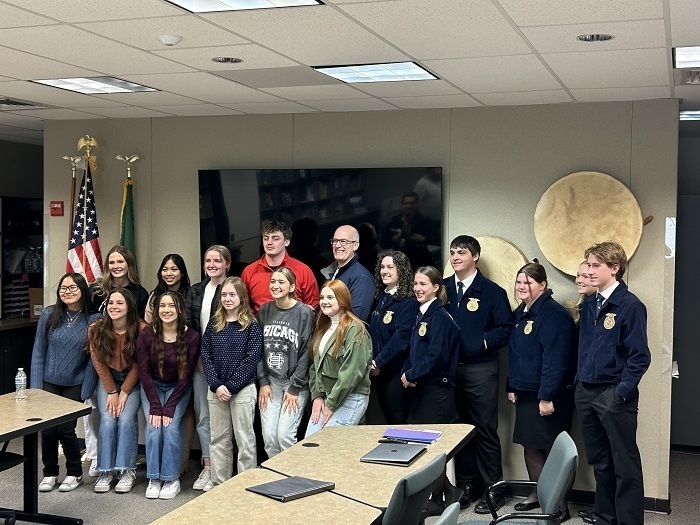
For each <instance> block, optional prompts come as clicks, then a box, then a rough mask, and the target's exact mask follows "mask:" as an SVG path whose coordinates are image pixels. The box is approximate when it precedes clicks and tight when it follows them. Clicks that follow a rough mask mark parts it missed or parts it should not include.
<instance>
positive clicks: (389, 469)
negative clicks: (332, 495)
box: [262, 424, 474, 509]
mask: <svg viewBox="0 0 700 525" xmlns="http://www.w3.org/2000/svg"><path fill="white" fill-rule="evenodd" d="M390 426H393V427H399V428H415V429H422V430H427V429H430V430H439V431H441V432H442V436H441V437H440V439H438V440H437V441H436V442H435V443H433V444H431V445H428V449H427V451H426V453H425V454H423V455H422V456H421V457H419V458H418V459H417V460H416V461H415V462H414V463H413V464H411V465H410V466H408V467H398V466H394V465H378V464H372V463H362V462H360V458H361V457H362V456H364V455H365V454H366V453H367V452H369V451H370V450H372V449H373V448H374V447H376V446H377V445H378V443H377V441H378V440H379V439H380V438H381V436H382V434H383V433H384V431H385V430H386V429H387V428H389V427H390ZM473 431H474V426H473V425H464V424H450V425H358V426H342V427H326V428H323V429H321V430H320V431H318V432H317V433H315V434H314V435H312V436H310V437H309V438H307V439H305V440H303V441H300V442H299V443H297V444H296V445H294V446H293V447H290V448H288V449H287V450H285V451H284V452H282V453H281V454H278V455H277V456H275V457H273V458H272V459H268V460H267V461H265V462H264V463H263V464H262V466H263V467H265V468H268V469H270V470H274V471H275V472H279V473H280V474H285V475H287V476H304V477H307V478H312V479H321V480H324V481H332V482H334V483H335V490H334V491H333V492H336V493H338V494H341V495H343V496H346V497H348V498H352V499H354V500H357V501H361V502H362V503H366V504H367V505H372V506H373V507H377V508H380V509H384V508H386V506H387V505H388V504H389V500H390V499H391V495H392V494H393V492H394V488H395V487H396V484H397V483H398V481H399V480H400V479H401V478H402V477H404V476H405V475H406V474H408V473H410V472H413V471H415V470H418V469H419V468H421V467H423V466H425V465H427V464H428V463H429V462H430V461H431V460H432V459H433V458H435V457H436V456H437V455H439V454H441V453H443V452H444V453H445V454H447V457H448V459H450V458H451V457H452V456H454V454H455V453H456V452H457V450H459V449H460V448H461V447H462V446H463V445H464V443H466V442H467V440H468V439H469V437H470V435H471V433H472V432H473ZM309 444H318V446H316V447H309V446H308V445H309Z"/></svg>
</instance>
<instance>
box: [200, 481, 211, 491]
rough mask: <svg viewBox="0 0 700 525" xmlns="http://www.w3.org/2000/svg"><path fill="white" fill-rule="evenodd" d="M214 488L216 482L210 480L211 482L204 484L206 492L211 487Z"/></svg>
mask: <svg viewBox="0 0 700 525" xmlns="http://www.w3.org/2000/svg"><path fill="white" fill-rule="evenodd" d="M213 488H214V482H213V481H211V480H209V483H207V484H206V485H204V488H203V489H202V490H203V491H204V492H209V491H210V490H211V489H213Z"/></svg>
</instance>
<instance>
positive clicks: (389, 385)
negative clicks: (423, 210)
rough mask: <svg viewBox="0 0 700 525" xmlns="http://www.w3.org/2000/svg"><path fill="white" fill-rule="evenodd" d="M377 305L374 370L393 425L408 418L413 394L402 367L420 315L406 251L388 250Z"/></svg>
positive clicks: (379, 272)
mask: <svg viewBox="0 0 700 525" xmlns="http://www.w3.org/2000/svg"><path fill="white" fill-rule="evenodd" d="M374 283H375V286H376V292H375V294H374V297H375V301H376V305H377V306H376V308H375V309H374V312H372V315H371V316H370V333H371V334H372V349H373V359H372V370H371V371H370V374H371V375H372V376H373V377H374V384H375V387H376V392H377V398H378V400H379V407H380V408H381V409H382V413H383V414H384V419H386V422H387V423H389V424H390V425H403V424H405V423H406V420H407V418H408V403H409V396H408V394H407V392H406V389H405V388H404V387H403V384H402V383H401V367H402V366H403V364H404V362H405V361H406V358H408V344H409V342H410V340H411V331H412V330H413V324H414V323H415V320H416V315H417V314H418V306H419V305H418V301H416V298H415V296H414V295H413V271H412V270H411V264H410V263H409V262H408V257H406V255H405V254H404V253H403V252H399V251H395V250H388V251H385V252H384V253H382V254H381V255H380V256H379V258H378V259H377V265H376V268H375V269H374Z"/></svg>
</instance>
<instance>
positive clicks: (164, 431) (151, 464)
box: [141, 379, 192, 481]
mask: <svg viewBox="0 0 700 525" xmlns="http://www.w3.org/2000/svg"><path fill="white" fill-rule="evenodd" d="M175 385H176V383H170V384H168V383H161V382H160V381H156V380H155V379H154V380H153V386H155V387H156V393H157V394H158V399H159V400H160V404H161V405H163V406H164V405H165V403H166V401H167V400H168V398H169V397H170V395H171V394H172V393H173V390H174V389H175ZM191 392H192V388H187V389H186V390H185V391H184V393H183V394H182V398H180V402H179V403H178V404H177V407H175V414H174V415H173V420H172V422H171V423H170V424H169V425H168V426H167V427H164V426H163V425H161V426H160V427H159V428H156V427H154V426H153V425H151V423H150V422H149V421H148V419H149V414H150V412H151V404H150V403H149V402H148V397H147V396H146V392H144V390H143V387H141V404H142V405H143V414H144V415H145V416H146V477H147V478H148V479H160V480H161V481H173V480H176V479H178V478H179V477H180V466H181V465H182V455H183V454H184V453H185V448H184V446H183V444H182V416H183V415H184V413H185V409H186V408H187V402H188V401H189V400H190V393H191Z"/></svg>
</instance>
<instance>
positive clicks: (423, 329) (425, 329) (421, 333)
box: [418, 323, 428, 337]
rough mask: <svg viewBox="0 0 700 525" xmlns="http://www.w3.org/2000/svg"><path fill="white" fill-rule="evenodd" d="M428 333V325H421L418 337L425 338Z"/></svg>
mask: <svg viewBox="0 0 700 525" xmlns="http://www.w3.org/2000/svg"><path fill="white" fill-rule="evenodd" d="M427 333H428V323H421V324H420V327H419V328H418V335H419V336H421V337H423V336H424V335H425V334H427Z"/></svg>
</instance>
